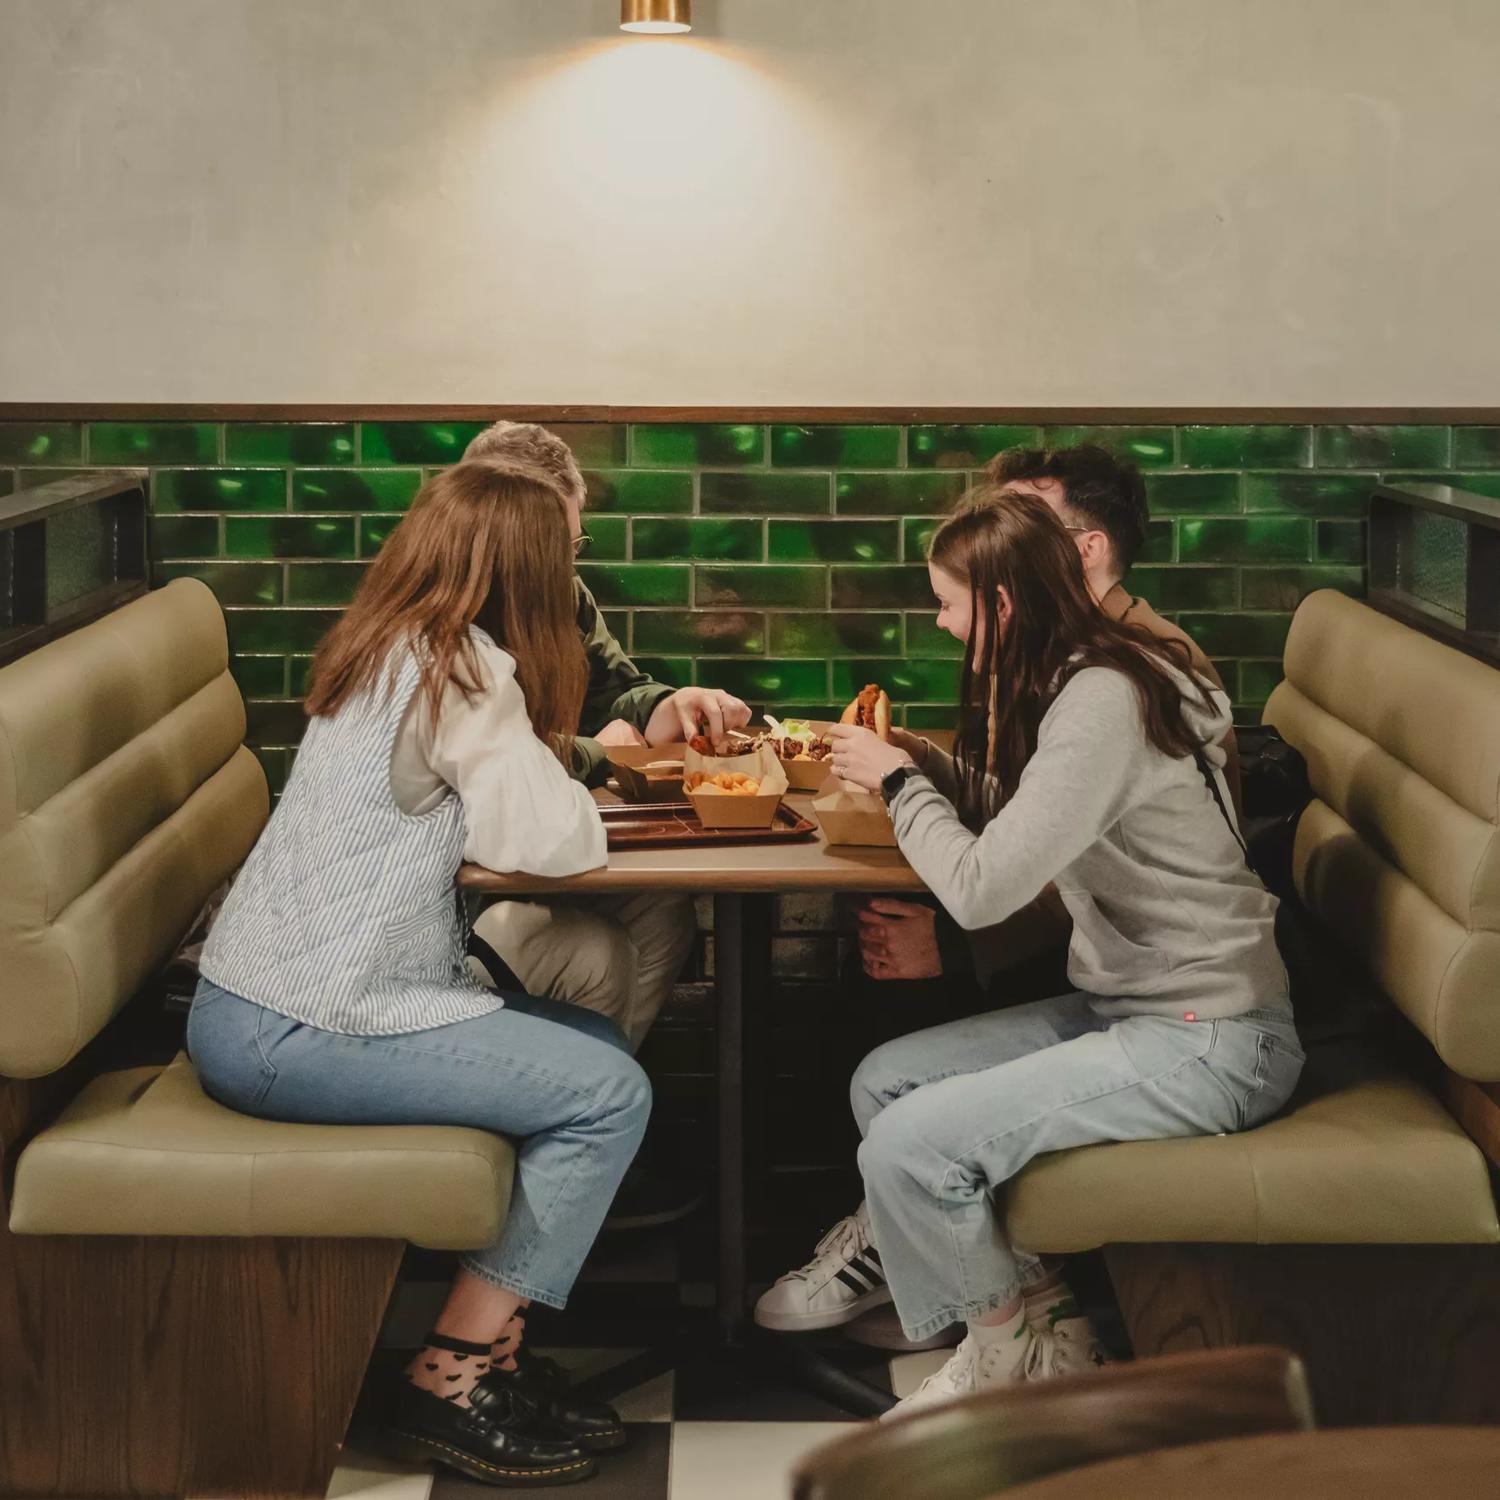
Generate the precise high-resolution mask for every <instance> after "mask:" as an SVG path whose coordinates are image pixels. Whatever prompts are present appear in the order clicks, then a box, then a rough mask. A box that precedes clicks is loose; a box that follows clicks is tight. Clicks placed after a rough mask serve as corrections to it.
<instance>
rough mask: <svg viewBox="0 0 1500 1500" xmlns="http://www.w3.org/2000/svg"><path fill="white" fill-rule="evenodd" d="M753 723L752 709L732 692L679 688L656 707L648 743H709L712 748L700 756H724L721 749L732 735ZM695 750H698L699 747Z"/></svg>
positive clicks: (649, 730) (648, 733) (648, 728)
mask: <svg viewBox="0 0 1500 1500" xmlns="http://www.w3.org/2000/svg"><path fill="white" fill-rule="evenodd" d="M749 722H750V706H749V705H748V704H747V703H742V702H741V701H740V700H739V699H738V698H736V697H735V696H734V695H733V694H732V693H723V692H720V691H719V689H718V688H697V687H691V688H678V689H677V691H676V692H675V693H673V694H672V696H671V697H670V698H663V699H662V701H661V702H660V703H658V704H657V705H656V710H655V712H654V713H653V714H652V715H651V719H650V722H649V723H648V724H647V725H646V743H647V744H650V745H669V744H672V743H673V742H674V741H681V740H686V741H687V742H688V743H689V744H693V742H694V741H695V740H699V741H706V742H707V744H708V746H709V748H708V749H707V750H700V751H699V753H700V754H703V755H715V754H720V753H722V752H721V751H720V749H719V747H720V746H722V745H724V744H725V743H726V741H727V738H728V735H729V732H730V731H731V730H734V729H743V728H744V727H745V725H746V724H748V723H749ZM693 747H694V749H698V746H697V745H693Z"/></svg>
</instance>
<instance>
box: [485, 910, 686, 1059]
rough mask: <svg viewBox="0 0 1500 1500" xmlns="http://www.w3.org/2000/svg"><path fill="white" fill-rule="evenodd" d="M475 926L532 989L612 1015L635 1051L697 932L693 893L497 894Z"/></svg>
mask: <svg viewBox="0 0 1500 1500" xmlns="http://www.w3.org/2000/svg"><path fill="white" fill-rule="evenodd" d="M474 931H475V932H476V933H477V934H478V935H479V936H480V937H481V938H482V939H483V940H484V941H485V942H487V943H488V944H489V945H490V947H491V948H493V949H494V950H495V952H496V953H498V954H499V955H500V957H501V958H503V959H504V960H505V962H506V963H507V964H509V965H510V967H511V969H512V970H513V971H514V973H515V975H516V978H518V979H519V980H520V981H521V983H522V984H523V985H524V986H525V988H526V991H527V993H528V994H531V995H541V996H545V997H546V998H547V999H549V1000H565V1001H568V1002H570V1003H571V1004H573V1005H581V1006H583V1007H584V1008H585V1009H587V1010H592V1011H597V1012H598V1013H599V1014H601V1015H605V1016H608V1017H609V1018H610V1020H612V1021H614V1022H615V1024H616V1025H618V1026H619V1028H620V1029H621V1030H622V1031H623V1032H624V1033H625V1035H626V1037H627V1038H628V1039H629V1042H630V1048H631V1051H636V1050H637V1049H638V1048H639V1047H640V1045H641V1042H642V1041H643V1040H644V1039H645V1036H646V1033H647V1032H648V1031H649V1030H650V1029H651V1023H652V1022H653V1021H654V1020H655V1019H656V1017H657V1015H658V1013H659V1012H660V1010H661V1008H662V1006H663V1005H664V1004H665V1003H666V999H667V996H668V995H669V994H671V992H672V986H673V985H674V984H675V983H676V982H677V977H678V975H679V974H681V972H682V966H683V964H684V963H685V962H686V960H687V956H688V952H689V950H690V949H691V948H692V946H693V938H694V936H695V935H696V933H697V922H696V920H695V918H694V915H693V902H692V899H691V898H690V897H687V896H670V895H653V894H641V895H634V896H572V897H559V898H557V899H538V900H529V901H496V902H495V903H494V904H493V905H491V906H487V907H486V908H485V909H484V910H483V911H482V912H480V914H479V916H478V918H477V920H476V921H475V923H474Z"/></svg>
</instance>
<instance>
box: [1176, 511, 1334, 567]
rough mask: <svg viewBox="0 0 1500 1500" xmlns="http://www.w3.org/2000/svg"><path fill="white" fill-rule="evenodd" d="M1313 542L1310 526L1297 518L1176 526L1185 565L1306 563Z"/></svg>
mask: <svg viewBox="0 0 1500 1500" xmlns="http://www.w3.org/2000/svg"><path fill="white" fill-rule="evenodd" d="M1311 543H1312V538H1311V536H1310V535H1309V532H1308V523H1307V522H1306V521H1304V520H1301V519H1300V518H1298V517H1295V516H1257V517H1254V518H1252V519H1248V520H1243V521H1179V522H1178V523H1177V555H1178V557H1179V558H1180V560H1181V561H1183V562H1306V561H1308V559H1309V557H1310V556H1311Z"/></svg>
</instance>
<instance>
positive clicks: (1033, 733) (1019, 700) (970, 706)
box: [928, 485, 1212, 816]
mask: <svg viewBox="0 0 1500 1500" xmlns="http://www.w3.org/2000/svg"><path fill="white" fill-rule="evenodd" d="M928 560H929V561H930V562H931V563H933V564H934V566H936V567H939V568H941V569H942V570H943V572H945V573H947V574H950V575H951V576H952V577H953V578H956V579H958V580H959V581H960V582H962V583H966V584H967V585H968V587H969V596H970V600H971V602H972V604H973V609H974V616H973V619H974V628H973V629H971V631H970V632H969V640H968V644H967V645H966V646H965V647H964V663H963V685H962V689H961V692H960V700H959V701H960V704H961V709H960V721H959V729H958V738H957V740H956V742H955V745H954V751H955V755H956V757H957V760H958V763H959V767H960V772H961V776H962V778H963V781H964V786H963V791H964V802H965V804H966V806H967V808H969V809H973V810H976V812H977V814H978V815H980V816H986V815H992V814H993V813H994V812H996V811H998V810H999V808H1000V807H1003V806H1004V805H1005V803H1006V802H1008V801H1009V800H1010V799H1011V797H1013V796H1014V795H1015V791H1016V786H1017V785H1018V784H1019V782H1020V780H1021V772H1022V771H1024V770H1025V769H1026V763H1027V762H1028V761H1029V760H1030V759H1031V757H1032V755H1033V754H1035V752H1036V742H1037V731H1038V729H1039V728H1040V726H1041V722H1042V717H1043V715H1045V713H1046V712H1047V709H1048V708H1049V707H1050V706H1051V703H1052V700H1053V699H1054V698H1056V696H1057V695H1058V693H1060V692H1061V691H1062V689H1063V687H1064V685H1065V684H1066V683H1067V681H1068V680H1069V678H1071V677H1072V676H1073V674H1074V673H1075V672H1078V671H1081V670H1082V669H1083V668H1084V667H1111V668H1113V669H1114V670H1115V671H1117V672H1123V673H1124V674H1125V676H1126V677H1128V678H1129V679H1130V681H1131V683H1132V685H1133V686H1134V687H1135V691H1136V695H1137V697H1138V698H1139V700H1140V705H1141V719H1142V722H1143V726H1144V729H1145V732H1146V738H1147V739H1148V740H1149V741H1150V742H1151V744H1153V745H1155V746H1156V748H1157V749H1158V750H1160V751H1161V752H1162V753H1163V754H1164V755H1170V756H1173V757H1180V756H1187V755H1192V754H1193V753H1194V751H1196V750H1197V749H1198V746H1199V742H1200V737H1199V735H1198V734H1197V733H1196V732H1195V731H1194V730H1193V729H1192V728H1191V726H1190V725H1189V724H1188V721H1187V717H1186V714H1185V713H1184V711H1183V709H1184V703H1183V691H1182V687H1181V685H1180V684H1179V683H1178V682H1177V681H1176V680H1175V679H1174V678H1173V677H1172V676H1171V675H1170V674H1169V671H1168V667H1169V666H1170V667H1175V668H1176V669H1177V670H1178V671H1180V672H1182V673H1183V674H1184V675H1185V676H1186V677H1187V678H1188V681H1189V682H1190V683H1191V684H1192V685H1193V687H1194V688H1195V689H1196V691H1197V693H1198V694H1199V698H1200V701H1201V702H1202V704H1203V705H1204V707H1205V708H1208V709H1210V711H1211V710H1212V704H1211V701H1210V699H1209V696H1208V688H1207V685H1206V684H1204V683H1203V682H1202V680H1201V679H1200V678H1199V677H1198V676H1197V674H1196V673H1195V672H1194V671H1193V668H1192V656H1191V653H1190V652H1189V651H1188V648H1187V646H1186V645H1184V644H1183V643H1182V642H1181V641H1174V640H1161V639H1160V638H1158V637H1157V636H1154V635H1152V634H1151V632H1150V631H1149V630H1146V629H1145V628H1144V627H1143V626H1139V625H1126V624H1124V623H1123V622H1117V621H1114V620H1111V619H1110V618H1109V616H1108V615H1106V614H1105V613H1104V611H1103V610H1102V609H1100V608H1099V605H1098V604H1097V603H1096V602H1095V600H1094V598H1093V595H1092V594H1090V592H1089V588H1088V584H1087V583H1086V581H1085V579H1084V573H1083V559H1082V558H1081V557H1080V556H1079V553H1078V548H1077V547H1076V546H1075V545H1074V543H1073V539H1072V537H1071V536H1069V535H1068V532H1067V530H1066V529H1065V528H1064V526H1063V524H1062V522H1061V521H1059V520H1058V519H1057V517H1056V516H1055V515H1054V514H1053V513H1052V511H1051V510H1049V509H1048V508H1047V506H1046V504H1045V503H1044V502H1043V501H1041V500H1038V499H1037V498H1036V497H1035V496H1033V495H1023V494H1016V493H1015V492H1013V491H1002V490H1001V489H1000V487H999V486H996V485H983V486H981V487H980V488H978V489H976V490H974V491H972V492H971V493H970V494H969V496H968V497H967V498H966V500H965V503H964V504H963V505H962V507H961V508H960V509H959V510H958V511H957V512H956V513H955V514H954V515H952V516H950V517H949V519H948V520H947V521H945V522H944V523H943V524H942V526H940V527H939V528H938V530H937V532H936V533H935V534H934V536H933V538H932V542H931V545H930V546H929V548H928ZM1000 588H1003V589H1004V590H1005V591H1006V593H1007V594H1008V595H1009V596H1010V602H1011V613H1010V618H1009V620H1008V622H1007V623H1006V625H1005V627H1004V628H1003V629H1002V628H1001V625H1000V618H999V609H998V596H997V594H996V590H997V589H1000ZM976 641H977V642H978V649H977V650H976V646H975V643H976Z"/></svg>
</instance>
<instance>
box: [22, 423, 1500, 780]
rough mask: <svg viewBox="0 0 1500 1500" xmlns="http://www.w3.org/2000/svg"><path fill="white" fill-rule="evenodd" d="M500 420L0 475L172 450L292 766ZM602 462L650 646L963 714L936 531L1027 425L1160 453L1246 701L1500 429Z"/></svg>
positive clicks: (617, 560)
mask: <svg viewBox="0 0 1500 1500" xmlns="http://www.w3.org/2000/svg"><path fill="white" fill-rule="evenodd" d="M479 426H480V424H478V423H473V422H360V423H356V422H329V423H324V422H306V423H298V422H243V423H211V422H210V423H201V422H165V423H151V422H124V421H118V422H91V423H75V422H65V421H40V422H28V423H4V422H0V494H3V493H5V492H6V491H7V490H9V489H13V488H20V487H22V486H23V485H25V484H29V483H36V482H41V481H44V480H45V479H46V478H47V477H48V475H49V474H52V473H60V472H63V471H65V470H76V469H79V468H86V467H89V466H91V465H120V464H128V465H133V466H143V467H146V468H149V469H150V471H151V494H152V506H153V522H152V554H153V557H154V558H155V568H156V576H157V577H159V578H171V577H180V576H183V575H193V576H197V577H200V578H203V579H204V580H205V581H206V582H207V583H208V584H209V585H210V586H211V587H212V588H213V589H214V590H215V592H216V593H217V594H218V596H219V598H220V600H221V601H222V602H223V604H224V607H225V609H226V611H227V612H228V616H229V630H230V641H231V650H232V652H233V656H234V670H235V673H236V676H237V677H238V679H239V682H240V684H241V686H242V687H243V689H244V691H245V695H246V698H247V699H248V700H249V702H250V705H251V707H250V739H251V742H252V743H253V744H255V745H256V747H257V749H258V750H259V751H260V753H261V754H262V756H263V759H264V760H265V762H266V764H267V767H268V769H269V770H270V771H271V773H272V777H273V780H276V779H279V777H280V776H281V775H282V774H284V771H285V768H286V763H287V758H288V752H289V751H290V749H291V748H292V747H293V746H294V745H295V743H296V740H297V737H298V734H299V732H300V727H301V718H300V713H299V710H298V706H297V703H296V698H297V696H298V694H299V693H300V692H301V690H302V687H303V684H304V682H305V676H306V672H307V666H308V659H309V656H310V654H311V652H312V650H313V648H314V647H315V646H316V644H317V641H318V638H319V637H320V636H321V635H322V633H323V632H324V631H325V630H326V629H327V628H328V625H329V623H330V622H331V621H332V620H333V619H334V618H335V617H336V613H337V611H338V609H339V608H340V607H341V606H342V605H344V604H345V603H347V601H348V600H349V598H350V596H351V595H352V593H353V590H354V588H355V586H356V585H357V583H358V581H359V576H360V574H361V572H362V569H363V564H364V562H365V560H367V559H368V558H370V557H371V556H373V555H374V553H375V552H376V551H377V550H378V549H379V547H380V545H381V543H382V541H383V540H384V539H385V537H386V536H387V535H388V534H389V533H390V531H391V529H392V528H393V527H394V526H395V525H396V524H397V523H398V522H399V520H400V518H401V515H402V513H403V512H404V511H405V509H406V507H407V506H408V505H409V504H410V503H411V499H412V496H413V495H415V494H416V492H417V490H418V488H419V487H420V485H421V483H422V481H423V479H424V478H425V477H426V476H428V475H429V474H431V473H432V471H433V470H434V468H436V467H438V466H441V465H443V464H446V463H451V462H452V461H453V460H454V459H456V458H457V457H458V456H459V455H460V454H461V453H462V451H463V448H464V445H465V444H466V443H467V442H468V441H469V439H470V437H472V436H473V434H474V433H475V432H476V431H478V430H479ZM556 430H557V431H558V433H559V434H560V435H561V436H562V437H563V438H564V439H565V440H566V441H568V442H569V443H570V444H572V446H573V448H574V451H575V452H576V453H577V454H578V456H579V459H580V462H581V464H582V465H583V467H584V469H585V471H586V474H587V477H588V483H589V494H590V510H589V515H588V519H587V523H586V524H587V525H588V527H589V530H590V532H591V534H592V535H593V537H594V539H595V540H594V547H593V550H592V552H591V553H590V555H589V558H588V560H587V561H586V562H585V563H584V565H583V567H582V572H583V574H584V576H585V577H586V578H587V580H588V582H589V585H590V587H591V588H593V590H594V592H595V593H596V595H597V596H598V598H599V601H600V603H601V605H603V606H604V608H605V609H606V610H607V611H608V612H609V618H610V620H611V622H612V624H613V625H614V626H615V628H616V630H617V632H618V633H619V635H620V636H621V638H622V640H623V641H624V642H625V644H626V645H627V647H628V648H629V649H630V650H631V651H632V652H633V653H635V655H636V656H637V659H638V660H640V661H641V662H642V663H643V664H647V665H649V666H650V668H651V669H652V670H653V671H656V672H658V673H661V674H663V675H665V676H666V677H667V678H668V680H673V681H680V682H687V681H696V682H698V683H704V684H716V685H721V686H724V687H727V688H730V689H732V690H733V691H736V692H739V693H741V694H743V695H745V696H746V697H748V698H750V699H751V700H752V701H753V702H754V703H755V705H756V706H757V707H769V708H773V709H777V710H783V711H784V710H787V709H797V710H811V711H819V710H828V709H832V708H838V707H839V706H841V705H842V703H843V702H845V701H847V699H848V697H849V696H851V695H852V694H853V693H854V692H855V691H856V690H857V689H858V688H859V687H860V686H861V685H862V683H863V681H864V680H865V679H866V678H879V679H880V680H881V681H882V682H885V683H887V684H888V685H889V686H890V687H891V689H892V691H893V694H894V695H895V696H896V697H897V699H898V701H900V703H901V705H902V708H903V711H904V713H905V716H906V719H907V722H908V723H910V724H912V725H914V726H918V725H919V726H934V725H942V724H944V723H946V722H951V713H952V710H951V705H952V702H953V698H954V693H955V686H956V677H957V661H956V652H955V648H954V645H953V642H952V641H950V640H949V639H948V638H947V637H946V636H944V635H943V634H941V633H940V632H938V631H937V630H936V629H935V628H934V626H933V623H932V605H931V598H930V594H929V590H928V587H927V581H926V575H925V570H924V568H923V565H922V548H923V546H924V544H925V541H926V538H927V536H928V535H929V534H930V532H931V529H932V527H933V525H934V524H935V518H936V517H938V516H940V515H941V514H942V512H943V510H944V509H945V508H946V507H947V506H948V505H949V504H950V503H951V502H952V501H953V499H954V498H955V497H957V496H958V495H959V494H961V493H962V491H963V489H964V488H965V486H966V485H967V484H968V483H969V482H970V481H971V480H972V478H973V477H974V475H975V473H976V471H977V470H978V468H979V467H980V466H982V465H983V464H984V463H985V462H986V461H987V460H988V459H989V458H991V457H992V456H993V455H994V454H995V453H996V452H997V451H999V449H1001V448H1002V447H1008V446H1012V445H1015V444H1027V445H1031V444H1037V443H1054V444H1055V443H1061V442H1072V441H1077V440H1079V439H1081V438H1084V437H1086V436H1090V437H1094V438H1096V439H1098V440H1099V441H1103V442H1106V443H1109V444H1112V445H1114V446H1115V447H1117V448H1118V449H1120V450H1121V451H1123V452H1126V453H1128V454H1130V455H1131V456H1132V457H1133V458H1134V459H1135V460H1136V461H1137V462H1138V463H1139V464H1140V465H1141V467H1142V469H1143V470H1144V471H1145V473H1146V475H1147V484H1148V486H1149V489H1150V495H1151V504H1152V512H1153V517H1154V520H1153V522H1152V526H1151V534H1150V537H1149V540H1148V542H1147V547H1146V551H1145V553H1144V554H1143V556H1142V558H1141V559H1140V562H1139V563H1138V564H1137V567H1136V570H1135V573H1134V575H1133V578H1132V581H1131V583H1132V587H1133V588H1134V589H1135V591H1136V592H1138V593H1141V594H1143V595H1145V596H1146V597H1147V598H1148V599H1150V600H1151V601H1152V602H1153V604H1155V605H1156V607H1157V608H1158V609H1160V610H1161V611H1162V612H1163V613H1164V614H1169V615H1172V616H1174V617H1175V618H1177V619H1178V620H1180V622H1181V623H1182V624H1183V625H1184V626H1185V627H1186V628H1187V629H1188V630H1190V631H1192V632H1193V633H1194V634H1195V635H1196V636H1197V638H1198V639H1199V641H1200V642H1201V643H1202V645H1203V647H1204V649H1205V650H1206V651H1207V652H1208V653H1209V654H1210V655H1211V656H1212V657H1213V658H1214V659H1215V660H1216V661H1217V662H1218V663H1219V664H1220V666H1221V668H1222V670H1223V672H1224V676H1225V681H1226V683H1227V684H1228V686H1229V689H1230V692H1231V694H1232V695H1233V696H1234V698H1235V701H1236V707H1237V709H1238V711H1239V713H1240V715H1241V716H1242V717H1244V718H1254V717H1255V716H1256V715H1257V713H1258V709H1259V706H1260V705H1261V704H1262V703H1263V702H1264V701H1265V699H1266V696H1267V695H1268V694H1269V692H1270V691H1271V689H1272V688H1273V687H1274V686H1275V684H1276V681H1277V678H1278V675H1279V666H1278V657H1279V654H1280V651H1281V647H1282V642H1283V640H1284V638H1285V634H1286V628H1287V624H1288V622H1289V620H1290V617H1291V611H1292V610H1294V609H1295V608H1296V605H1297V601H1298V600H1299V598H1300V597H1301V596H1302V594H1303V593H1305V592H1306V591H1307V590H1309V589H1313V588H1324V587H1333V588H1341V589H1344V590H1346V591H1347V592H1349V593H1352V594H1359V593H1360V592H1361V591H1362V589H1363V586H1364V570H1363V562H1364V521H1363V519H1362V518H1363V516H1364V513H1365V507H1366V503H1367V498H1368V495H1369V492H1370V488H1371V486H1372V484H1373V483H1374V482H1375V480H1376V479H1377V478H1379V477H1383V476H1386V475H1390V476H1391V477H1393V478H1395V477H1398V476H1404V477H1407V478H1413V479H1415V478H1421V479H1438V480H1447V481H1450V482H1456V483H1459V484H1462V485H1464V486H1466V487H1467V488H1470V489H1475V490H1479V491H1480V492H1482V493H1487V494H1491V495H1500V428H1497V427H1457V428H1452V427H1447V426H1397V427H1348V426H1323V427H1314V426H1309V425H1277V426H1182V427H1172V426H1164V425H1142V426H1136V427H1100V428H1093V429H1090V428H1082V427H1067V428H1061V427H1059V428H1050V429H1039V428H1036V427H1031V426H1016V425H965V426H950V425H919V426H909V427H900V426H878V425H877V426H872V425H868V424H859V425H854V424H850V425H843V426H840V425H820V426H808V427H798V426H791V425H757V424H744V423H716V424H700V425H686V424H650V425H636V426H626V425H623V424H611V423H576V424H564V425H562V426H559V427H557V428H556Z"/></svg>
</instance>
